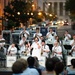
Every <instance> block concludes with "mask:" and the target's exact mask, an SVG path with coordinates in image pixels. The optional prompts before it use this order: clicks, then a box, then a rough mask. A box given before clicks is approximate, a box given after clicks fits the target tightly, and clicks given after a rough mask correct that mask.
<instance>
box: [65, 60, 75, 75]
mask: <svg viewBox="0 0 75 75" xmlns="http://www.w3.org/2000/svg"><path fill="white" fill-rule="evenodd" d="M66 70H67V74H70V75H75V59H71V66H69V67H67V69H66Z"/></svg>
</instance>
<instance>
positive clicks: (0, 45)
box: [0, 38, 5, 47]
mask: <svg viewBox="0 0 75 75" xmlns="http://www.w3.org/2000/svg"><path fill="white" fill-rule="evenodd" d="M2 40H5V39H4V38H2V39H0V41H2ZM4 45H5V42H1V43H0V47H3V46H4Z"/></svg>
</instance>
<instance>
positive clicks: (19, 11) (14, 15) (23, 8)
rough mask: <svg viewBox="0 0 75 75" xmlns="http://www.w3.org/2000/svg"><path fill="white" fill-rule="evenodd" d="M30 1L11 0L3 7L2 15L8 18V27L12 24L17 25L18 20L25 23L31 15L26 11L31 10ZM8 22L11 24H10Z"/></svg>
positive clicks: (18, 23)
mask: <svg viewBox="0 0 75 75" xmlns="http://www.w3.org/2000/svg"><path fill="white" fill-rule="evenodd" d="M31 5H32V3H31V2H30V0H29V1H28V2H25V1H24V0H13V1H11V3H9V4H8V5H7V6H6V7H5V8H4V17H5V19H8V22H9V24H8V28H12V27H13V26H16V27H18V26H19V25H20V22H21V23H23V24H25V22H27V21H28V19H29V18H30V17H31V16H29V15H27V13H29V12H31V11H32V7H31ZM10 22H12V25H11V26H10Z"/></svg>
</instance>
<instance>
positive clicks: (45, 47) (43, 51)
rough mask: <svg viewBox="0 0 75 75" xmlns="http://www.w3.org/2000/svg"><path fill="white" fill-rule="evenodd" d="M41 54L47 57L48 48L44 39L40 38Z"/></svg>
mask: <svg viewBox="0 0 75 75" xmlns="http://www.w3.org/2000/svg"><path fill="white" fill-rule="evenodd" d="M41 44H42V47H41V48H42V56H45V57H47V58H48V57H49V53H50V49H49V46H48V45H47V44H45V40H42V43H41Z"/></svg>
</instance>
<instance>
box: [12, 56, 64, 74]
mask: <svg viewBox="0 0 75 75" xmlns="http://www.w3.org/2000/svg"><path fill="white" fill-rule="evenodd" d="M12 72H13V75H60V74H61V75H64V63H63V62H61V61H60V60H59V59H58V58H57V57H53V58H47V60H46V62H45V66H41V65H40V64H39V61H38V58H37V57H32V56H30V57H28V58H27V59H22V58H20V59H18V60H17V61H16V62H14V63H13V65H12Z"/></svg>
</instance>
